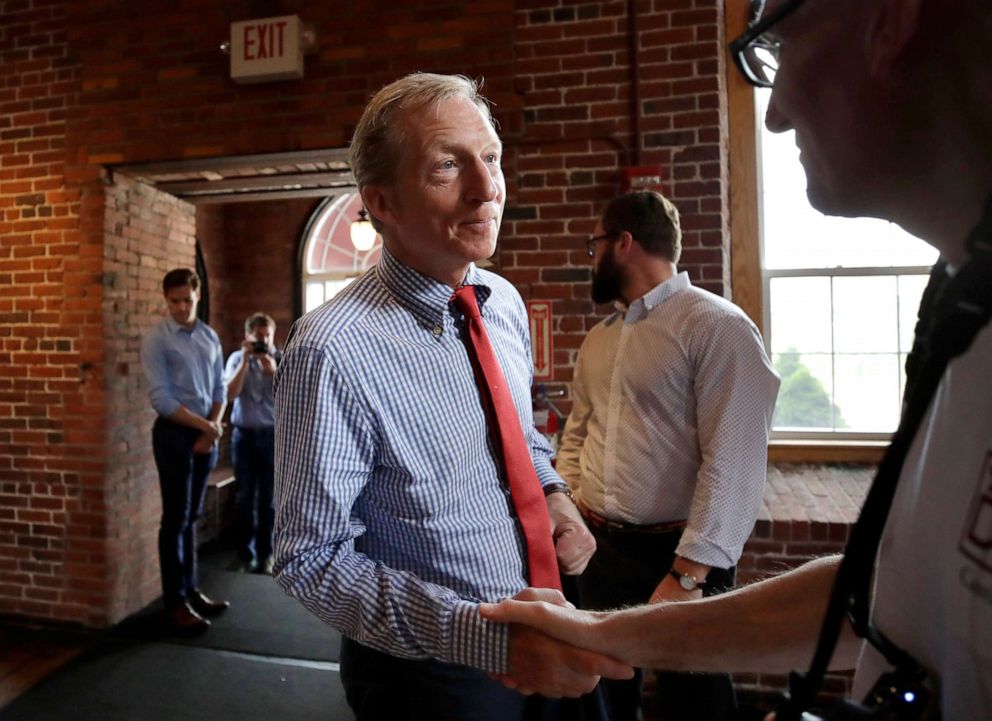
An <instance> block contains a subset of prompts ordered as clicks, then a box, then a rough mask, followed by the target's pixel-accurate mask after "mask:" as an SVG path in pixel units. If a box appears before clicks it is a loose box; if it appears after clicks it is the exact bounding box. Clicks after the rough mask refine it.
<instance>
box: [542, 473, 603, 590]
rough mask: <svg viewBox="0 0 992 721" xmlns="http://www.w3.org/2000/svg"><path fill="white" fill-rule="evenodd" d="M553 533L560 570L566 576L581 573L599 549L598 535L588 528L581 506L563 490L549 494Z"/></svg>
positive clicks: (549, 511) (549, 510)
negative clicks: (581, 512) (581, 513)
mask: <svg viewBox="0 0 992 721" xmlns="http://www.w3.org/2000/svg"><path fill="white" fill-rule="evenodd" d="M548 514H549V515H550V516H551V527H552V535H553V536H554V541H555V555H556V556H557V557H558V570H560V571H561V572H562V573H563V574H565V575H566V576H578V575H579V574H580V573H582V572H583V571H584V570H585V568H586V565H587V564H588V563H589V559H590V558H592V556H593V554H594V553H596V539H595V538H594V537H593V535H592V534H591V533H590V532H589V529H588V528H586V524H585V521H583V520H582V516H581V515H580V514H579V509H578V508H576V507H575V504H574V503H573V502H572V501H571V499H570V498H568V496H566V495H565V494H564V493H552V494H551V495H550V496H548Z"/></svg>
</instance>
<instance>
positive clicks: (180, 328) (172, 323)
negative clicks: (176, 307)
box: [165, 315, 200, 335]
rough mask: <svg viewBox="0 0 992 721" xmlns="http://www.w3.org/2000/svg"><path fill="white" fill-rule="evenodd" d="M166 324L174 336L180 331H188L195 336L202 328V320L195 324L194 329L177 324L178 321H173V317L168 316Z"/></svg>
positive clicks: (197, 320)
mask: <svg viewBox="0 0 992 721" xmlns="http://www.w3.org/2000/svg"><path fill="white" fill-rule="evenodd" d="M165 324H166V326H168V328H169V332H170V333H172V334H173V335H175V334H176V333H179V332H180V331H186V332H187V333H189V334H190V335H193V333H194V332H195V331H196V329H197V328H199V327H200V319H199V318H197V319H196V322H194V323H193V327H192V328H187V327H186V326H184V325H182V324H180V323H176V321H175V320H174V319H173V317H172V316H171V315H167V316H165Z"/></svg>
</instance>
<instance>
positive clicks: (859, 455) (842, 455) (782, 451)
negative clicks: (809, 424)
mask: <svg viewBox="0 0 992 721" xmlns="http://www.w3.org/2000/svg"><path fill="white" fill-rule="evenodd" d="M888 446H889V442H888V441H784V440H777V441H772V442H771V443H770V444H769V445H768V461H769V462H770V463H875V464H877V463H878V462H879V461H881V460H882V455H883V454H884V453H885V449H886V448H888Z"/></svg>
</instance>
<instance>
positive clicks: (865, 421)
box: [756, 90, 937, 439]
mask: <svg viewBox="0 0 992 721" xmlns="http://www.w3.org/2000/svg"><path fill="white" fill-rule="evenodd" d="M770 92H771V91H769V90H759V91H757V92H756V106H757V112H758V128H759V130H758V132H759V133H760V137H759V138H758V148H759V154H758V162H759V164H760V169H761V178H762V182H761V193H760V195H759V199H760V217H761V219H762V223H761V231H762V232H761V237H760V239H759V244H760V245H759V249H760V261H761V281H762V291H763V292H762V296H763V298H764V304H763V308H762V312H763V320H764V323H763V327H764V335H765V340H766V343H767V345H768V347H769V350H770V353H771V357H772V362H773V363H774V364H775V367H776V368H777V370H778V372H779V374H780V375H781V376H782V386H781V388H780V390H779V397H778V402H777V404H776V409H775V416H774V418H773V421H772V426H773V438H780V439H781V438H789V439H796V438H802V439H818V438H819V439H871V438H875V439H880V438H885V437H887V436H888V434H890V433H891V432H892V431H894V430H895V428H896V425H897V424H898V421H899V412H900V402H901V397H902V390H903V387H904V385H905V377H904V375H905V374H904V367H905V361H906V354H907V353H908V352H909V350H910V348H911V346H912V340H913V327H914V326H915V323H916V312H917V309H918V308H919V303H920V297H921V295H922V293H923V289H924V287H925V286H926V282H927V275H928V273H929V269H930V266H931V265H932V264H933V263H934V262H935V261H936V259H937V251H936V250H934V249H933V248H932V247H931V246H929V245H927V244H926V243H924V242H923V241H921V240H919V239H917V238H914V237H912V236H910V235H908V234H907V233H906V232H905V231H903V230H902V229H901V228H899V227H898V226H895V225H893V224H891V223H886V222H884V221H879V220H873V219H863V218H861V219H850V218H833V217H827V216H824V215H823V214H821V213H819V212H818V211H816V210H814V209H813V208H812V207H811V206H810V205H809V202H808V200H807V199H806V177H805V174H804V172H803V169H802V166H801V165H800V163H799V151H798V150H797V148H796V144H795V138H794V134H793V133H791V132H790V133H785V134H774V133H770V132H768V131H767V130H766V129H765V128H764V124H763V123H762V122H761V119H762V118H763V117H764V111H765V108H766V107H767V103H768V98H769V96H770Z"/></svg>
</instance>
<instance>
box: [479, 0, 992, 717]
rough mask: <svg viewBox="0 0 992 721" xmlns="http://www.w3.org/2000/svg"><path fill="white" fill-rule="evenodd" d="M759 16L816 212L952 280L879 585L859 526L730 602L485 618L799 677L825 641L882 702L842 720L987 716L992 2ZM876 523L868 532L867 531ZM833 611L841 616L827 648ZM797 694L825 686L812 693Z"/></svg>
mask: <svg viewBox="0 0 992 721" xmlns="http://www.w3.org/2000/svg"><path fill="white" fill-rule="evenodd" d="M753 9H754V11H755V14H754V21H753V23H752V26H751V28H750V29H749V30H748V31H747V32H746V33H745V34H744V35H742V36H741V37H740V38H738V39H737V40H735V41H734V42H733V44H732V45H731V52H732V54H733V59H734V61H735V63H736V64H737V66H738V68H739V69H740V70H741V72H743V74H744V76H745V77H746V78H747V79H748V81H749V82H751V83H752V84H754V85H758V86H765V87H771V88H772V96H771V99H770V101H769V106H768V114H767V117H766V120H765V122H766V124H767V125H768V127H769V128H770V129H771V130H773V131H778V132H784V131H787V130H795V131H796V143H797V144H798V146H799V148H800V150H801V161H802V164H803V167H804V169H805V171H806V176H807V183H808V185H807V194H808V197H809V200H810V202H811V203H812V205H813V206H814V207H816V208H817V209H819V210H821V211H822V212H824V213H828V214H831V215H841V216H852V217H853V216H870V217H876V218H883V219H886V220H889V221H892V222H895V223H898V224H899V225H900V226H902V227H903V228H905V229H906V230H907V231H909V232H910V233H912V234H914V235H916V236H918V237H920V238H923V239H925V240H927V241H928V242H929V243H930V244H932V245H933V246H934V247H936V248H938V249H939V250H940V253H941V257H942V261H943V263H942V265H941V266H940V268H938V270H937V271H936V272H935V273H934V278H935V281H936V282H935V284H934V286H935V287H940V288H942V289H941V290H939V291H936V292H934V293H933V294H932V295H933V296H934V298H935V301H934V303H933V305H932V307H928V308H924V309H921V310H922V311H923V313H922V315H921V322H920V324H919V326H918V329H919V331H920V337H919V338H918V340H919V343H918V344H917V346H916V347H917V348H918V349H919V356H918V357H919V358H921V359H922V362H917V363H916V364H914V366H913V367H915V368H919V367H921V366H922V367H923V368H924V369H925V371H929V372H930V375H931V377H930V379H929V380H930V384H929V385H927V384H925V383H924V384H920V385H916V386H914V390H913V392H911V393H910V396H909V401H910V403H909V405H908V406H907V412H906V417H905V418H904V419H903V424H902V426H903V428H901V429H900V432H897V434H896V436H895V439H894V442H893V448H892V449H890V450H889V452H888V453H887V454H886V461H890V460H892V461H893V462H891V463H887V462H883V463H882V465H881V467H880V472H879V476H878V479H877V481H876V484H875V487H873V492H874V490H875V488H878V487H880V486H879V481H882V480H885V481H886V482H887V483H886V485H887V487H888V491H889V498H887V499H886V500H885V502H884V503H882V504H881V506H879V504H878V503H876V502H875V501H876V500H877V499H876V498H875V497H874V496H873V493H870V494H869V498H868V500H867V501H866V509H868V508H869V506H871V507H872V509H873V514H872V515H873V516H874V520H875V528H874V529H872V528H869V529H868V530H877V533H878V534H879V535H880V536H881V541H880V544H878V546H877V548H878V554H877V558H876V556H875V554H874V553H871V554H870V555H867V564H866V567H867V571H868V574H867V575H868V578H862V574H860V570H859V569H858V573H857V574H856V575H857V576H858V578H859V580H863V581H864V589H863V592H861V593H859V592H858V589H857V588H854V589H853V591H852V593H851V595H850V596H845V595H843V594H840V595H834V596H833V597H832V589H833V588H834V585H835V582H837V585H838V588H842V589H843V588H844V587H845V584H847V582H848V574H846V573H844V569H847V568H851V564H850V563H849V560H850V559H851V558H855V557H856V556H857V554H854V553H852V550H855V549H856V550H858V551H859V552H860V553H861V556H862V558H861V559H860V560H861V562H862V565H865V564H864V558H865V553H864V551H865V550H866V549H874V548H875V544H874V543H862V540H863V538H866V537H869V536H870V535H871V534H870V533H866V534H860V533H858V534H856V535H854V534H852V541H851V544H849V551H848V555H847V556H846V557H845V558H844V559H843V560H842V559H841V558H840V557H831V558H822V559H818V560H815V561H813V562H811V563H809V564H806V565H805V566H802V567H801V568H799V569H796V570H795V571H792V572H789V573H784V574H782V575H780V576H777V577H775V578H772V579H769V580H767V581H764V582H761V583H757V584H754V585H752V586H749V587H747V588H743V589H739V590H736V591H733V592H731V593H728V594H725V595H722V596H719V597H716V598H713V599H706V600H702V601H689V602H686V603H678V604H663V605H660V606H645V607H640V608H634V609H628V610H624V611H619V612H613V613H604V614H596V615H591V614H586V613H584V612H580V611H575V610H573V609H568V608H566V607H561V606H557V605H554V604H553V603H548V601H551V600H552V599H551V595H550V594H547V593H537V592H526V593H524V594H522V596H521V598H522V599H528V600H530V601H533V600H535V599H542V598H543V599H544V602H538V603H532V602H525V601H524V600H516V601H507V602H504V603H503V604H501V605H499V606H496V607H486V606H484V607H483V615H484V616H485V617H487V618H491V619H498V620H502V621H511V622H516V623H529V624H536V625H539V627H540V628H541V630H542V631H544V632H545V633H550V634H553V635H556V636H561V637H564V638H568V639H569V640H570V641H571V642H572V643H575V644H578V645H582V646H585V647H587V648H591V649H595V650H598V651H600V652H604V653H608V654H610V655H612V656H614V657H616V658H619V659H622V660H625V661H628V662H630V663H632V664H634V665H636V666H652V667H655V668H664V669H687V670H694V671H718V670H720V671H727V670H730V671H746V672H757V673H761V672H767V673H783V672H786V671H789V670H792V669H795V668H800V667H805V666H806V665H807V664H808V663H809V659H810V657H811V655H813V653H814V648H817V653H816V656H815V660H814V664H813V667H814V668H816V667H817V666H819V665H821V662H822V667H823V669H825V668H826V667H828V666H829V667H830V668H833V669H855V689H854V693H855V696H856V697H857V698H863V699H864V702H863V703H857V704H855V703H846V704H842V705H840V706H838V707H837V709H836V710H835V711H833V712H832V715H831V716H830V718H833V719H848V718H870V719H887V718H889V719H937V718H944V719H954V720H955V721H960V720H964V721H969V720H974V721H987V719H990V718H992V384H990V383H989V377H990V376H992V328H990V327H989V324H988V319H989V316H990V315H992V198H990V193H992V153H990V152H989V148H990V147H992V71H990V69H989V68H990V67H992V42H990V38H992V3H990V2H988V0H942V2H936V1H935V0H834V1H833V2H827V1H826V0H791V1H790V0H785V1H783V2H768V3H755V4H754V8H753ZM944 267H946V268H948V269H949V270H950V272H949V273H945V271H944V270H943V268H944ZM944 275H946V276H947V277H941V276H944ZM926 375H927V372H924V373H923V376H926ZM923 387H927V391H928V392H927V393H926V395H920V393H921V392H920V391H917V388H923ZM931 391H932V392H931ZM910 418H912V419H913V422H912V423H909V422H908V420H909V419H910ZM907 427H908V428H909V429H910V430H909V431H908V432H906V433H903V429H904V428H907ZM889 481H892V483H891V484H888V482H889ZM879 507H881V508H882V511H881V512H880V513H879V512H877V511H878V508H879ZM866 514H867V510H866ZM863 528H864V527H863V526H862V522H861V521H859V524H858V527H856V529H855V531H856V532H857V531H858V529H863ZM876 540H877V537H876ZM869 580H870V585H869ZM838 598H839V600H840V602H841V603H840V604H838V603H836V599H838ZM847 601H850V604H846V602H847ZM846 610H850V612H851V616H852V618H853V619H854V621H855V622H856V623H855V624H848V623H847V622H846V621H845V619H844V612H845V611H846ZM837 611H839V615H838V613H837ZM825 615H827V617H828V618H836V619H838V622H837V625H836V628H833V629H831V628H829V627H827V628H825V630H824V634H823V635H824V637H831V636H833V638H829V641H830V643H827V644H826V645H825V646H824V645H823V644H820V646H819V647H818V646H817V638H818V635H819V634H820V630H821V625H822V624H823V619H824V617H825ZM855 625H856V626H857V628H855ZM834 632H836V633H834ZM837 634H839V637H838V636H837ZM863 639H867V640H868V643H866V642H865V640H863ZM823 648H826V649H827V650H828V653H827V654H826V655H825V657H824V656H823V655H822V654H821V653H820V650H822V649H823ZM883 654H884V655H883ZM893 668H894V669H895V671H894V672H889V671H888V670H889V669H893ZM906 669H911V671H910V672H909V676H907V675H906V674H905V673H903V671H905V670H906ZM821 670H822V669H821ZM795 678H796V679H798V680H800V681H801V680H802V678H803V677H801V676H796V677H795ZM876 680H878V681H879V683H877V684H875V685H874V686H872V684H873V683H874V682H875V681H876ZM904 683H906V684H907V685H904ZM797 689H798V690H800V691H802V692H803V693H804V694H807V695H808V691H809V688H807V687H804V685H803V684H802V683H797V684H794V685H793V691H796V690H797ZM869 689H871V690H870V691H869ZM813 690H814V691H815V689H813ZM794 696H795V694H794ZM802 700H803V704H796V703H789V704H786V705H785V706H783V707H782V708H781V709H780V711H779V713H778V714H777V718H778V721H791V720H792V719H799V718H801V717H802V718H812V717H811V716H809V715H806V716H801V714H802V709H803V707H804V705H805V704H806V703H808V702H810V701H811V700H812V698H804V699H802Z"/></svg>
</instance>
